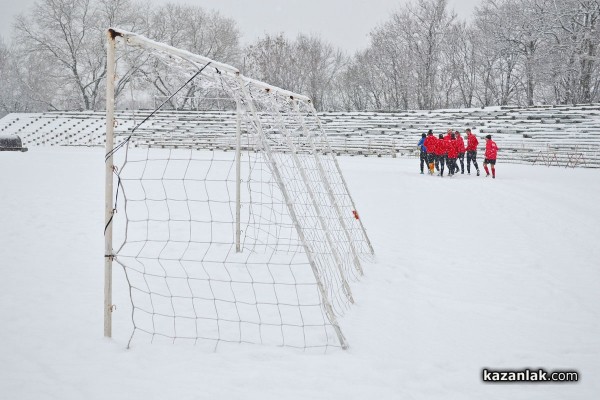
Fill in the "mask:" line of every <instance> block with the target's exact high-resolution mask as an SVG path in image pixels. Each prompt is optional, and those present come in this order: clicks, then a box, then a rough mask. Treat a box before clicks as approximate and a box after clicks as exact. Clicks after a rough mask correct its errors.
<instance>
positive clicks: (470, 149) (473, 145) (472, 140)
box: [467, 129, 479, 176]
mask: <svg viewBox="0 0 600 400" xmlns="http://www.w3.org/2000/svg"><path fill="white" fill-rule="evenodd" d="M478 145H479V141H478V140H477V138H476V137H475V135H473V134H472V133H471V129H467V174H469V175H471V161H473V166H475V169H476V170H477V176H479V166H478V165H477V146H478Z"/></svg>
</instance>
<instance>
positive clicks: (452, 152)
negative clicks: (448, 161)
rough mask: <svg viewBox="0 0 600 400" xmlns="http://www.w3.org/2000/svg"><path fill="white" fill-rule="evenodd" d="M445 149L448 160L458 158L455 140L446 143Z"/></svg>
mask: <svg viewBox="0 0 600 400" xmlns="http://www.w3.org/2000/svg"><path fill="white" fill-rule="evenodd" d="M447 146H448V147H447V149H448V158H457V157H458V143H457V142H456V139H454V140H452V139H450V141H449V142H448V143H447Z"/></svg>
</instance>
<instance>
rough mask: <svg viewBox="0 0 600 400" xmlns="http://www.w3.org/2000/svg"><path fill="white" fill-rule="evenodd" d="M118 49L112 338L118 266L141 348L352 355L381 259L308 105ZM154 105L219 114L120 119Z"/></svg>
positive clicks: (111, 127)
mask: <svg viewBox="0 0 600 400" xmlns="http://www.w3.org/2000/svg"><path fill="white" fill-rule="evenodd" d="M108 48H109V50H108V51H109V55H108V62H109V69H108V71H109V74H108V87H107V154H106V163H107V165H106V168H107V180H106V185H107V190H106V193H107V194H106V200H107V205H106V227H105V237H106V242H105V247H106V257H105V267H106V268H105V272H106V279H107V285H106V286H107V287H106V290H105V294H106V299H105V312H106V319H105V334H108V335H110V312H111V310H112V304H111V303H112V300H111V293H110V290H111V284H110V280H111V279H112V275H111V274H112V272H111V266H112V263H117V264H118V265H120V266H121V267H122V268H123V270H124V272H125V276H126V279H127V283H128V285H129V292H130V298H131V304H132V308H133V312H132V321H133V333H132V336H131V339H136V340H137V338H138V337H139V338H141V337H147V338H148V339H149V340H151V341H158V340H166V341H170V342H180V341H187V342H192V343H211V344H218V343H219V342H234V343H264V344H273V345H283V346H292V347H298V348H303V349H306V348H325V349H326V348H327V347H330V346H336V347H342V348H346V347H347V341H346V339H345V337H344V334H343V332H342V329H341V327H340V325H339V322H338V317H340V316H342V315H343V314H344V312H345V311H346V310H347V308H348V306H349V304H351V303H353V297H352V291H351V284H352V283H353V282H354V281H356V279H357V278H358V277H359V276H360V275H361V274H362V266H361V261H362V260H364V259H365V257H369V256H370V255H372V254H373V249H372V247H371V244H370V242H369V239H368V237H367V235H366V232H365V230H364V227H363V225H362V221H361V220H360V218H359V215H358V212H357V210H356V207H355V205H354V202H353V200H352V197H351V196H350V193H349V191H348V186H347V184H346V182H345V180H344V177H343V175H342V173H341V171H340V168H339V165H338V163H337V160H336V158H335V155H334V153H333V152H332V151H331V149H330V147H329V145H328V142H327V138H326V136H325V133H324V131H323V128H322V126H321V124H320V121H319V118H318V116H317V114H316V111H315V109H314V107H313V105H312V103H311V101H310V99H308V98H307V97H305V96H302V95H298V94H295V93H291V92H289V91H286V90H283V89H279V88H276V87H272V86H269V85H267V84H265V83H262V82H258V81H255V80H252V79H249V78H247V77H244V76H243V75H242V74H240V72H239V71H238V70H237V69H235V68H233V67H231V66H229V65H226V64H221V63H218V62H215V61H212V60H210V59H208V58H205V57H202V56H199V55H195V54H192V53H189V52H187V51H184V50H180V49H176V48H173V47H170V46H167V45H164V44H160V43H157V42H154V41H152V40H149V39H147V38H145V37H143V36H140V35H136V34H133V33H129V32H126V31H121V30H115V29H111V30H109V47H108ZM123 81H125V82H123ZM119 88H121V89H122V90H124V91H125V92H127V91H129V92H130V93H131V96H130V98H129V100H125V97H126V96H120V97H119V99H123V100H119V102H117V104H115V100H114V99H115V97H114V96H115V90H119ZM153 90H154V91H155V93H154V94H155V95H156V94H157V93H160V95H162V96H163V97H164V98H165V100H164V102H163V103H162V104H163V105H166V104H167V103H168V104H170V105H171V106H172V107H173V108H178V107H180V105H181V104H182V103H185V101H187V100H186V99H190V98H193V99H195V103H196V104H204V107H209V106H211V105H212V106H213V107H212V108H213V109H218V110H219V111H218V112H202V113H199V112H185V111H179V112H167V111H160V110H159V109H160V106H159V107H158V109H149V110H148V111H135V112H134V111H131V112H128V111H123V109H124V108H126V107H127V108H136V106H135V103H136V102H140V103H141V102H143V101H144V99H145V97H144V96H146V98H150V99H153V98H154V97H152V91H153ZM165 94H166V95H165ZM120 102H122V103H124V104H125V103H126V105H125V106H122V105H121V104H120ZM216 102H218V104H217V103H216ZM209 108H210V107H209ZM115 109H118V110H120V111H119V113H118V114H116V115H118V116H119V117H118V119H117V120H116V121H115V111H114V110H115ZM130 342H131V340H130Z"/></svg>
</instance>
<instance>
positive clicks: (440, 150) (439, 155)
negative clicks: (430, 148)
mask: <svg viewBox="0 0 600 400" xmlns="http://www.w3.org/2000/svg"><path fill="white" fill-rule="evenodd" d="M447 146H448V144H447V142H446V141H445V140H444V135H442V134H441V133H440V136H439V139H438V140H437V142H436V146H435V150H434V152H435V167H436V169H438V170H439V171H440V173H439V174H438V175H439V176H441V177H443V176H444V164H445V162H446V153H447V152H448V147H447Z"/></svg>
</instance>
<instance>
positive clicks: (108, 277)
mask: <svg viewBox="0 0 600 400" xmlns="http://www.w3.org/2000/svg"><path fill="white" fill-rule="evenodd" d="M118 35H119V34H118V33H117V32H115V31H113V30H112V29H109V30H108V31H107V38H108V45H107V52H106V70H107V75H106V160H105V164H106V166H105V182H104V336H105V337H111V336H112V310H113V304H112V261H113V251H112V227H113V225H112V218H113V214H114V206H113V169H114V164H113V156H112V151H113V147H114V129H115V128H114V127H115V47H116V40H115V38H116V36H118Z"/></svg>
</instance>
